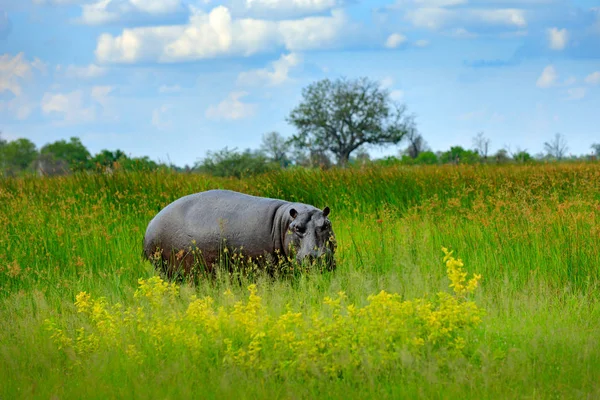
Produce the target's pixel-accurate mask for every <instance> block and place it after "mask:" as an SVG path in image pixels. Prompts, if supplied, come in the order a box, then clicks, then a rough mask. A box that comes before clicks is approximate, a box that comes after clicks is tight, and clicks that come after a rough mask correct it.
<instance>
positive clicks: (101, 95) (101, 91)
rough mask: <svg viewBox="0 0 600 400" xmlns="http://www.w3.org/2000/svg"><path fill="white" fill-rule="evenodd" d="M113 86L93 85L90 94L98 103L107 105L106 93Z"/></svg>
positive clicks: (111, 89)
mask: <svg viewBox="0 0 600 400" xmlns="http://www.w3.org/2000/svg"><path fill="white" fill-rule="evenodd" d="M114 89H115V88H114V86H94V87H92V91H91V93H90V96H91V97H92V99H93V100H94V101H96V102H97V103H98V104H100V105H101V106H102V107H107V105H108V101H109V98H108V95H109V94H110V93H111V92H112V91H113V90H114Z"/></svg>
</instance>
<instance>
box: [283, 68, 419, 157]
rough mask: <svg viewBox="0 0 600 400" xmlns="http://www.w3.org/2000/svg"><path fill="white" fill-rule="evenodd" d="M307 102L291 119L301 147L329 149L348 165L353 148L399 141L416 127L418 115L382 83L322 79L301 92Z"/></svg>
mask: <svg viewBox="0 0 600 400" xmlns="http://www.w3.org/2000/svg"><path fill="white" fill-rule="evenodd" d="M302 97H303V100H302V102H301V103H300V104H299V105H298V106H297V107H296V108H294V109H293V110H292V111H291V113H290V114H289V117H288V118H287V121H288V122H289V123H291V124H292V125H293V126H295V127H296V128H297V130H298V134H296V135H294V136H293V137H292V140H293V141H294V142H295V144H296V145H298V146H304V147H307V148H310V149H321V150H326V151H330V152H331V153H333V154H334V155H335V157H336V158H337V161H338V165H346V164H347V163H348V160H349V159H350V155H351V154H352V152H353V151H355V150H356V149H358V148H359V147H361V146H363V145H385V144H398V143H399V142H400V141H401V140H402V139H403V138H404V136H405V135H406V134H407V133H408V132H409V131H410V130H411V129H414V119H413V118H412V116H409V115H407V113H406V107H405V106H404V105H400V104H396V103H394V102H393V101H392V100H391V99H390V95H389V92H388V91H387V90H386V89H383V88H382V87H381V85H380V84H379V82H377V81H373V80H370V79H368V78H366V77H363V78H358V79H355V80H347V79H345V78H339V79H337V80H335V81H331V80H329V79H323V80H321V81H317V82H315V83H312V84H310V85H309V86H308V87H306V88H304V89H303V90H302Z"/></svg>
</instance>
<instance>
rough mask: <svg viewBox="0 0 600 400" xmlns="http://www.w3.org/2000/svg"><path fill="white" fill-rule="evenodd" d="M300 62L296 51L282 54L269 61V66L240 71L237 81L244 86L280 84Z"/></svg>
mask: <svg viewBox="0 0 600 400" xmlns="http://www.w3.org/2000/svg"><path fill="white" fill-rule="evenodd" d="M300 62H301V57H300V56H299V55H298V54H296V53H290V54H282V55H281V57H280V58H279V59H278V60H277V61H274V62H272V63H271V68H263V69H257V70H254V71H248V72H241V73H240V74H239V75H238V78H237V83H238V85H244V86H252V85H256V86H259V85H267V86H276V85H281V84H282V83H284V82H286V81H287V80H288V79H289V76H288V74H289V72H290V70H291V69H292V68H293V67H295V66H297V65H298V64H300Z"/></svg>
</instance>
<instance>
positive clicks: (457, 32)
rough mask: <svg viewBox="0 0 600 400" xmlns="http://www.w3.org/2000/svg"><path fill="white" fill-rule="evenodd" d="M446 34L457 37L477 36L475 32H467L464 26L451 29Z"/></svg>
mask: <svg viewBox="0 0 600 400" xmlns="http://www.w3.org/2000/svg"><path fill="white" fill-rule="evenodd" d="M448 35H449V36H452V37H455V38H458V39H473V38H476V37H477V36H478V35H477V34H476V33H473V32H469V31H468V30H466V29H465V28H456V29H452V30H451V31H450V32H449V33H448Z"/></svg>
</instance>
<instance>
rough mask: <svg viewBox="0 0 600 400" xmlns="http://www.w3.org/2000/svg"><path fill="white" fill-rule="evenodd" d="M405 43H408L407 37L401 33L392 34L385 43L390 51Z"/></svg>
mask: <svg viewBox="0 0 600 400" xmlns="http://www.w3.org/2000/svg"><path fill="white" fill-rule="evenodd" d="M404 42H406V36H404V35H402V34H400V33H392V34H391V35H390V36H388V38H387V40H386V41H385V47H387V48H388V49H395V48H396V47H398V46H400V45H401V44H402V43H404Z"/></svg>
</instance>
